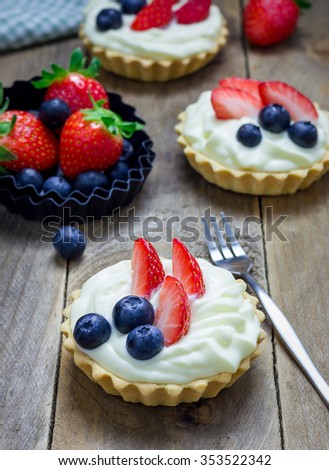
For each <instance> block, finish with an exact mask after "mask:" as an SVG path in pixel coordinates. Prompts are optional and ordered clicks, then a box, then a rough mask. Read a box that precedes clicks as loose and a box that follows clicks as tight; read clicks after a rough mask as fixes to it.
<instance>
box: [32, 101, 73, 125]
mask: <svg viewBox="0 0 329 470" xmlns="http://www.w3.org/2000/svg"><path fill="white" fill-rule="evenodd" d="M70 115H71V108H70V107H69V105H68V104H67V103H66V102H65V101H63V100H60V99H59V98H54V99H53V100H47V101H44V102H43V103H42V105H41V106H40V108H39V119H40V120H41V121H42V122H43V123H44V125H45V126H47V127H49V128H50V129H60V128H61V127H63V126H64V124H65V122H66V120H67V119H68V118H69V117H70Z"/></svg>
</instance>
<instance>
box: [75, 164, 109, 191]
mask: <svg viewBox="0 0 329 470" xmlns="http://www.w3.org/2000/svg"><path fill="white" fill-rule="evenodd" d="M108 187H109V181H108V179H107V177H106V175H105V174H104V173H101V172H100V171H94V170H91V171H85V172H84V173H80V174H79V175H78V176H77V177H76V178H75V181H74V189H76V190H77V191H80V192H81V193H83V194H86V195H87V196H88V195H89V194H91V193H92V192H93V191H94V189H95V188H104V189H108Z"/></svg>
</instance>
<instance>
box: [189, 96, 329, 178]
mask: <svg viewBox="0 0 329 470" xmlns="http://www.w3.org/2000/svg"><path fill="white" fill-rule="evenodd" d="M318 113H319V119H318V122H317V124H316V127H317V130H318V142H317V144H316V145H315V146H314V147H312V148H308V149H307V148H303V147H300V146H299V145H297V144H295V143H294V142H293V141H292V140H291V139H290V138H289V136H288V132H287V131H284V132H281V133H280V134H274V133H273V132H269V131H266V130H265V129H261V133H262V140H261V142H260V144H259V145H257V146H256V147H253V148H248V147H246V146H244V145H243V144H241V143H240V142H239V141H238V140H237V138H236V135H237V132H238V129H239V128H240V126H241V125H242V124H246V123H252V124H256V125H258V122H257V120H256V119H253V118H249V117H243V118H241V119H227V120H224V119H217V118H216V116H215V112H214V110H213V107H212V104H211V91H205V92H204V93H202V94H201V95H200V97H199V99H198V100H197V102H196V103H193V104H191V105H190V106H188V107H187V109H186V111H185V115H186V116H185V117H186V119H185V123H184V130H183V132H182V133H183V135H184V137H185V138H186V140H187V141H188V143H189V144H190V145H191V147H192V148H193V149H194V150H196V151H197V152H199V153H201V154H202V155H205V156H206V157H208V158H210V159H211V160H214V161H216V162H218V163H221V164H222V165H224V166H225V167H227V168H232V169H236V170H251V171H264V172H270V173H272V172H273V173H277V172H288V171H292V170H296V169H301V168H308V167H310V166H312V165H313V164H314V163H316V162H319V161H321V160H322V159H323V157H324V155H325V153H326V151H328V149H329V117H328V113H326V112H325V111H322V110H318Z"/></svg>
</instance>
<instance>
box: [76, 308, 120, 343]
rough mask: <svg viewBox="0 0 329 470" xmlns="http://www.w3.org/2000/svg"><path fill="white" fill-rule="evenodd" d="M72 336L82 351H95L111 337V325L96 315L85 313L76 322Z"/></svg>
mask: <svg viewBox="0 0 329 470" xmlns="http://www.w3.org/2000/svg"><path fill="white" fill-rule="evenodd" d="M73 336H74V339H75V341H76V342H77V344H78V345H79V346H80V347H81V348H84V349H95V348H98V346H100V345H101V344H103V343H105V342H106V341H107V340H108V339H109V337H110V336H111V325H110V324H109V322H108V321H107V320H106V318H104V317H103V316H102V315H99V314H98V313H87V314H86V315H83V316H82V317H80V318H79V320H78V321H77V322H76V324H75V327H74V330H73Z"/></svg>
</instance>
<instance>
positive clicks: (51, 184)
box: [43, 176, 72, 197]
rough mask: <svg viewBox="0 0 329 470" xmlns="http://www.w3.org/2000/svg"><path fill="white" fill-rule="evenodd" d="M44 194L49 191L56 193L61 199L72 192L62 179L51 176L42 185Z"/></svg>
mask: <svg viewBox="0 0 329 470" xmlns="http://www.w3.org/2000/svg"><path fill="white" fill-rule="evenodd" d="M43 191H44V193H48V192H49V191H56V193H58V194H60V195H61V196H63V197H67V196H68V195H69V194H70V192H71V191H72V188H71V185H70V183H69V182H68V181H67V180H66V179H65V178H63V177H62V176H51V177H50V178H48V179H47V180H46V181H45V184H44V185H43Z"/></svg>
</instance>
